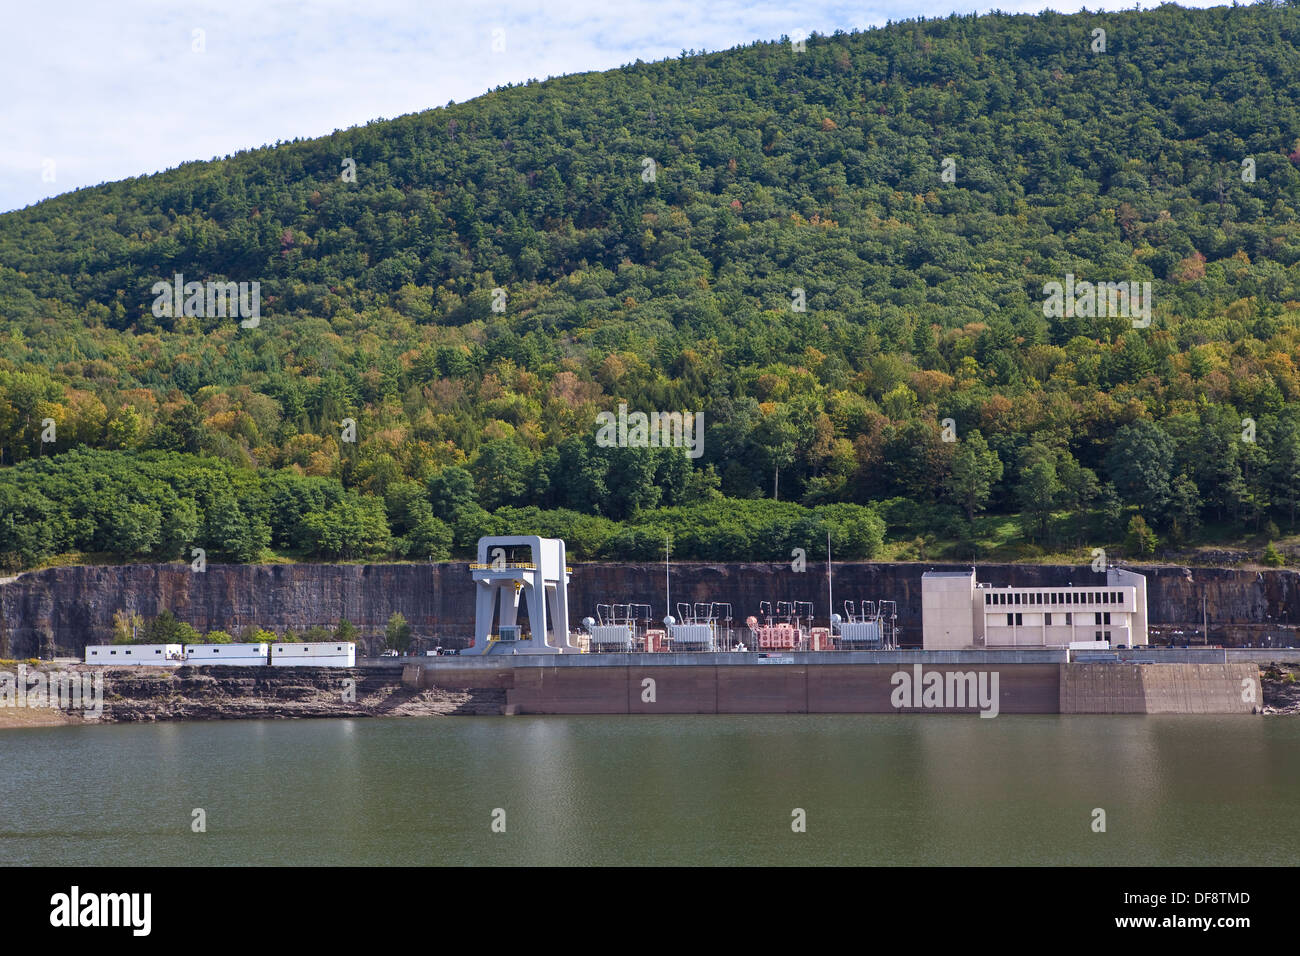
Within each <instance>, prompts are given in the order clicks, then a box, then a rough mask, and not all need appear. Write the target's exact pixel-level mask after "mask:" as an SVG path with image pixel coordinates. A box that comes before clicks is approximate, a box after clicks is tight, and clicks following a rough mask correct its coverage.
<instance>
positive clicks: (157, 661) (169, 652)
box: [86, 644, 184, 667]
mask: <svg viewBox="0 0 1300 956" xmlns="http://www.w3.org/2000/svg"><path fill="white" fill-rule="evenodd" d="M183 657H184V654H183V653H182V647H181V645H180V644H87V645H86V663H87V664H111V665H113V666H114V667H175V666H176V665H177V664H180V663H181V662H182V659H183Z"/></svg>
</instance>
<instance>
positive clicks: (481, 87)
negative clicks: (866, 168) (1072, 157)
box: [0, 0, 1216, 210]
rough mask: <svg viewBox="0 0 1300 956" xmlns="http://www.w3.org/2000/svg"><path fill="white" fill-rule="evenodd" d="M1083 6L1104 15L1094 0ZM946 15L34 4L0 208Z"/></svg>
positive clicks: (1032, 6)
mask: <svg viewBox="0 0 1300 956" xmlns="http://www.w3.org/2000/svg"><path fill="white" fill-rule="evenodd" d="M950 2H951V0H950ZM1049 5H1050V6H1052V7H1053V8H1054V9H1059V10H1062V11H1069V10H1076V9H1080V8H1082V7H1083V6H1085V4H1084V3H1067V4H1064V5H1062V4H1048V3H1044V2H1042V0H1035V2H1027V0H1026V2H1017V0H1003V2H1001V3H997V4H994V6H996V7H997V8H998V9H1002V10H1005V11H1007V12H1033V11H1036V10H1039V9H1043V8H1044V7H1046V6H1049ZM1184 5H1186V6H1213V5H1216V4H1215V3H1214V2H1213V0H1192V2H1191V3H1184ZM1087 6H1089V8H1091V9H1098V8H1099V5H1098V3H1096V2H1095V0H1094V2H1092V3H1090V4H1087ZM1129 6H1131V0H1118V2H1114V3H1109V2H1106V0H1103V2H1102V3H1101V4H1100V8H1107V9H1122V8H1127V7H1129ZM952 9H955V10H957V12H972V11H975V10H984V9H989V7H983V6H980V5H976V4H963V5H957V6H954V7H952ZM947 12H949V8H946V7H945V8H943V9H941V10H936V9H935V8H934V7H933V6H930V5H927V4H924V3H920V2H918V0H903V2H886V3H876V4H873V5H870V6H860V5H857V4H850V3H841V2H824V3H823V2H818V0H811V2H808V3H804V4H799V5H797V6H796V5H795V4H793V3H792V2H791V0H783V2H779V3H773V2H764V0H719V2H716V3H707V4H706V3H701V2H699V0H625V2H619V3H614V2H611V0H560V2H556V3H547V4H546V5H545V7H543V5H542V4H540V3H538V2H537V0H501V2H497V3H489V4H486V5H483V6H479V5H477V4H476V3H475V2H473V0H469V2H464V3H450V2H445V0H432V2H431V0H425V2H418V0H365V2H363V3H361V4H356V3H353V2H350V0H349V2H340V0H225V2H220V3H190V4H187V5H185V6H184V7H183V8H182V7H180V6H178V5H177V4H174V3H169V2H166V0H118V2H115V3H112V4H105V3H102V2H99V0H74V2H71V3H65V4H24V5H21V6H18V7H14V8H11V9H10V10H8V11H6V39H7V44H6V46H7V49H6V51H5V56H4V58H3V62H0V81H3V84H2V87H0V88H3V89H4V90H5V91H6V96H5V97H4V98H3V99H0V130H3V137H2V138H0V210H3V209H15V208H19V207H21V206H24V205H27V204H29V203H32V202H36V201H38V200H40V199H43V198H46V197H48V196H51V195H54V194H56V193H60V192H66V191H67V190H70V189H76V188H78V187H81V186H87V185H93V184H96V183H100V182H106V181H112V180H116V179H123V178H126V177H129V176H137V175H142V174H147V173H151V172H156V171H158V170H160V169H165V168H168V167H171V166H175V165H177V164H179V163H182V162H186V161H188V160H194V159H209V158H211V157H213V156H222V155H227V154H229V153H233V152H236V151H238V150H241V149H249V148H254V147H257V146H262V145H266V144H268V143H273V142H275V141H277V140H289V139H294V138H310V137H314V136H321V135H325V134H327V133H330V132H332V131H333V130H335V129H344V128H347V127H349V126H354V125H358V124H363V123H365V122H367V121H369V120H372V119H375V118H378V117H381V116H382V117H388V118H391V117H394V116H400V115H402V114H405V113H412V112H417V111H419V110H424V109H429V108H431V107H435V106H443V105H445V104H446V103H447V101H448V100H456V101H457V102H461V101H464V100H467V99H470V98H472V97H474V96H477V95H479V94H481V93H483V92H486V91H487V90H489V89H491V88H493V87H495V86H501V85H504V84H506V83H508V82H516V83H517V82H522V81H524V80H528V79H531V78H538V79H541V78H545V77H546V76H558V75H561V74H565V73H577V72H584V71H588V70H604V69H610V68H612V67H616V66H620V65H622V64H624V63H629V62H632V61H634V60H636V59H642V60H647V61H650V60H657V59H662V58H664V57H667V56H674V55H676V54H677V53H678V52H679V51H680V50H682V49H684V48H689V49H696V50H701V49H707V50H718V49H726V48H728V47H732V46H736V45H738V44H742V43H749V42H752V41H754V40H759V39H763V40H767V39H775V38H776V37H779V36H780V35H782V34H793V33H794V31H796V30H800V29H806V30H816V31H819V32H823V33H832V32H834V31H835V30H836V29H843V30H852V29H855V28H857V29H861V28H865V27H868V26H872V25H879V24H883V23H884V22H885V21H886V20H891V19H892V20H900V19H906V18H908V17H912V16H917V15H921V14H924V15H927V16H935V15H938V14H940V13H942V14H945V15H946V13H947ZM494 28H500V29H502V30H503V31H504V40H505V51H504V52H498V53H494V52H493V50H492V40H493V33H492V31H493V29H494ZM196 29H198V30H203V31H204V42H205V50H204V52H202V53H196V52H194V51H193V49H192V46H193V42H194V39H193V38H194V34H193V31H194V30H196ZM46 160H53V161H54V164H55V167H54V168H55V175H56V178H55V181H54V182H53V183H50V182H44V181H42V176H41V174H42V169H43V163H44V162H45V161H46Z"/></svg>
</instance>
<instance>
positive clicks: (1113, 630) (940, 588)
mask: <svg viewBox="0 0 1300 956" xmlns="http://www.w3.org/2000/svg"><path fill="white" fill-rule="evenodd" d="M921 627H922V642H923V646H924V647H925V649H926V650H961V649H967V648H1017V647H1052V648H1062V647H1070V646H1071V645H1078V644H1085V643H1086V644H1092V645H1094V646H1097V647H1102V646H1105V647H1115V646H1119V645H1126V646H1142V645H1145V644H1146V643H1147V581H1146V578H1145V577H1144V576H1143V575H1141V574H1137V573H1136V572H1134V571H1129V570H1127V569H1125V568H1110V569H1108V570H1107V571H1106V583H1105V584H1085V585H1068V586H1065V587H1041V588H1040V587H1033V588H1022V587H993V586H991V585H988V584H980V583H979V582H978V581H977V580H976V576H975V569H974V568H972V569H971V570H970V571H927V572H926V573H925V574H923V575H922V576H921Z"/></svg>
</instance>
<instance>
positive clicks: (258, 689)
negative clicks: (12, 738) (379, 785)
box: [0, 667, 505, 727]
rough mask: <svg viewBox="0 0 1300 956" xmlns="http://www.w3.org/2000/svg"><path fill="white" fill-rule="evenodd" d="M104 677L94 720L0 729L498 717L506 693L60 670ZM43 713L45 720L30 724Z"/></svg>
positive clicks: (242, 672)
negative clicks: (161, 722)
mask: <svg viewBox="0 0 1300 956" xmlns="http://www.w3.org/2000/svg"><path fill="white" fill-rule="evenodd" d="M67 670H71V671H73V672H74V673H78V674H90V675H92V676H93V675H94V674H96V673H99V674H102V676H103V709H102V712H101V715H100V716H99V717H98V718H94V719H92V718H89V717H87V716H85V714H84V713H83V712H82V711H78V710H72V711H60V710H54V709H48V708H5V710H7V711H9V715H11V716H12V715H18V714H20V712H21V714H22V719H18V718H17V717H16V716H15V718H14V719H13V720H4V719H3V716H0V727H8V726H34V725H42V724H57V723H82V722H85V723H133V722H141V721H156V720H256V719H271V718H287V719H293V718H314V717H444V716H452V715H498V714H501V713H502V712H503V710H504V708H505V691H503V690H493V689H483V690H478V689H474V690H443V689H441V688H430V689H421V688H413V687H405V686H403V685H402V679H401V670H400V669H397V668H367V667H356V668H327V667H295V668H291V669H290V668H274V669H272V668H258V667H220V668H216V667H204V668H200V667H178V668H176V669H175V670H170V669H159V668H151V667H125V668H87V667H75V668H67ZM34 715H45V717H46V718H48V719H36V717H35V716H34Z"/></svg>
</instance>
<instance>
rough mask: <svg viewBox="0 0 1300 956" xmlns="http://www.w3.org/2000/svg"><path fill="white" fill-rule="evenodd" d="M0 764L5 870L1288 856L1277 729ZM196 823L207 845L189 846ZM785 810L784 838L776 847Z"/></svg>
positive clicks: (864, 720) (476, 737)
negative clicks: (1101, 826) (802, 827)
mask: <svg viewBox="0 0 1300 956" xmlns="http://www.w3.org/2000/svg"><path fill="white" fill-rule="evenodd" d="M0 761H2V762H0V766H2V767H3V770H2V771H0V864H4V865H14V864H55V865H60V864H71V865H79V866H84V865H99V864H125V865H132V864H163V865H195V864H209V865H227V864H297V865H313V864H340V865H378V864H415V865H420V864H452V865H460V864H542V865H546V864H567V865H599V864H704V865H711V864H795V865H798V864H891V865H900V864H902V865H908V864H940V865H942V864H976V865H980V864H1075V865H1088V864H1116V865H1249V864H1255V865H1276V866H1281V865H1294V864H1295V863H1296V861H1297V857H1298V856H1300V853H1298V850H1300V828H1297V826H1296V819H1297V812H1300V720H1296V719H1294V718H1291V719H1288V718H1260V717H1187V716H1179V717H1117V716H1108V717H1078V716H1070V717H1065V716H1017V717H1008V716H1003V717H999V718H997V719H993V720H986V719H980V718H978V717H974V716H952V717H944V716H933V715H911V716H903V715H886V716H870V715H863V716H857V715H853V716H848V715H846V716H838V715H831V716H823V715H795V716H732V717H718V716H708V717H694V716H675V717H509V718H499V717H496V718H494V717H483V718H474V717H455V718H442V719H438V718H430V719H404V720H402V719H397V720H316V721H219V722H202V723H199V722H195V723H158V724H140V725H131V724H121V725H106V726H102V727H101V726H66V727H50V728H39V729H24V730H14V731H6V732H2V733H0ZM1096 809H1100V810H1104V811H1105V832H1104V833H1101V832H1095V831H1094V828H1093V827H1094V820H1095V819H1097V817H1096V815H1095V814H1094V810H1096ZM196 810H201V811H203V814H202V816H203V818H204V820H205V823H206V832H201V833H196V832H194V830H193V822H194V821H195V820H196V819H197V816H196V814H195V811H196ZM796 810H802V811H804V818H805V819H806V832H802V833H799V832H794V831H793V829H792V822H793V821H795V820H796V819H797V817H796V815H795V811H796ZM501 811H504V813H502V812H501ZM494 819H495V820H497V821H498V825H497V826H498V829H499V828H500V826H501V822H502V821H503V822H504V830H505V832H494V830H493V821H494Z"/></svg>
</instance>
